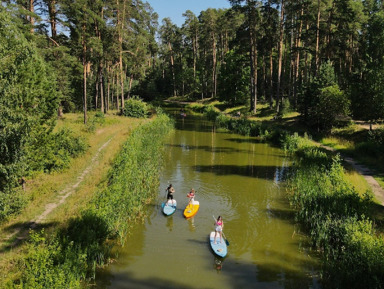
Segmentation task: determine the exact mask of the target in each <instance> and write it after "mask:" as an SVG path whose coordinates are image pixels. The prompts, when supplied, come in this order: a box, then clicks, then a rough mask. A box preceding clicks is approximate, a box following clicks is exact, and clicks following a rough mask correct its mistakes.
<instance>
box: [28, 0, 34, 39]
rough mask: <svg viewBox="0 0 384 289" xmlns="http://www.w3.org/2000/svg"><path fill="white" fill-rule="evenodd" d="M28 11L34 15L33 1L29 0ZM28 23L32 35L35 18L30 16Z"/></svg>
mask: <svg viewBox="0 0 384 289" xmlns="http://www.w3.org/2000/svg"><path fill="white" fill-rule="evenodd" d="M29 11H30V12H32V13H34V12H35V7H34V5H33V0H29ZM29 23H30V24H31V30H30V31H31V34H33V33H34V32H35V27H34V25H35V18H34V17H32V15H31V16H29Z"/></svg>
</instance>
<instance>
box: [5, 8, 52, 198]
mask: <svg viewBox="0 0 384 289" xmlns="http://www.w3.org/2000/svg"><path fill="white" fill-rule="evenodd" d="M0 67H1V69H0V191H3V190H10V189H12V188H13V187H15V186H17V183H18V180H19V179H20V177H21V176H23V175H25V171H26V169H27V165H26V163H25V156H26V154H27V151H26V150H25V147H26V145H28V143H29V142H30V141H31V140H32V139H33V137H34V135H33V131H34V130H36V129H37V130H39V132H41V133H49V131H50V130H49V129H46V130H44V129H41V128H43V127H45V128H49V127H53V125H54V120H55V115H56V108H57V94H56V84H55V81H54V80H53V79H51V75H52V71H49V69H48V67H47V66H46V64H45V63H44V61H43V59H42V58H41V57H40V56H39V54H38V52H37V50H36V47H35V46H34V45H33V44H32V43H30V42H28V41H27V40H26V39H25V38H24V36H23V34H22V33H21V32H20V31H19V30H18V28H17V27H16V25H15V24H14V22H13V21H12V19H11V18H10V16H9V14H7V13H6V12H4V10H3V9H0Z"/></svg>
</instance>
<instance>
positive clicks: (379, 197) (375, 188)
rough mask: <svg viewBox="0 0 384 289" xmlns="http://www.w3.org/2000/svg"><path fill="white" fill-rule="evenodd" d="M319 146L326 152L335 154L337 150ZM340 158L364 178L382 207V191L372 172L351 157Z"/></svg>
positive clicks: (383, 201)
mask: <svg viewBox="0 0 384 289" xmlns="http://www.w3.org/2000/svg"><path fill="white" fill-rule="evenodd" d="M320 146H321V147H323V148H325V149H327V150H329V151H332V152H337V150H336V149H334V148H332V147H329V146H325V145H322V144H320ZM341 156H342V158H343V159H344V161H345V162H346V163H348V164H349V165H351V166H352V167H353V168H354V169H355V170H356V171H357V172H358V173H359V174H361V175H362V176H363V177H364V179H365V180H366V181H367V183H368V185H369V186H370V187H371V189H372V192H373V194H374V195H375V197H376V199H377V201H378V202H379V203H380V204H381V205H383V206H384V189H383V188H382V187H381V186H380V185H379V183H378V182H377V181H376V180H375V179H374V178H373V176H372V175H373V173H372V171H371V170H370V169H368V168H367V167H365V166H364V165H361V164H359V163H358V162H356V161H355V160H354V159H353V158H351V157H347V156H343V155H341Z"/></svg>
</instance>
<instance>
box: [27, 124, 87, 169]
mask: <svg viewBox="0 0 384 289" xmlns="http://www.w3.org/2000/svg"><path fill="white" fill-rule="evenodd" d="M87 149H88V145H87V143H86V141H85V139H84V138H83V137H81V136H75V135H74V134H73V132H72V131H71V130H70V129H61V130H59V131H58V132H57V133H51V134H49V135H45V134H41V135H37V136H36V138H35V139H34V140H33V142H32V143H31V144H30V147H28V152H29V153H28V157H27V160H28V163H29V164H30V170H31V171H44V172H53V171H59V170H62V169H65V168H68V167H69V165H70V162H71V159H72V158H75V157H77V156H79V155H81V154H82V153H84V152H85V151H86V150H87Z"/></svg>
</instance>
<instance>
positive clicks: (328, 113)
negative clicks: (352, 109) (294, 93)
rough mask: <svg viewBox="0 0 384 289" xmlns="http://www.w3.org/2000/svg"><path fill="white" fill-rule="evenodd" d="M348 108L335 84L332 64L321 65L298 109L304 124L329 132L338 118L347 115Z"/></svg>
mask: <svg viewBox="0 0 384 289" xmlns="http://www.w3.org/2000/svg"><path fill="white" fill-rule="evenodd" d="M349 106H350V102H349V99H348V98H347V96H346V94H345V93H344V92H343V91H341V90H340V88H339V86H338V84H337V81H336V76H335V73H334V68H333V66H332V64H331V63H330V62H326V63H324V64H322V65H321V66H320V69H319V74H318V76H316V77H315V78H314V79H313V80H312V82H311V83H310V85H309V87H308V88H307V89H306V91H305V97H304V99H303V102H302V103H301V107H300V109H301V112H302V116H303V119H304V120H305V122H306V124H307V125H308V126H309V127H311V128H315V129H317V131H329V130H330V129H331V128H332V127H333V126H334V125H335V122H336V120H337V117H338V116H345V115H347V114H348V112H349Z"/></svg>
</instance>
